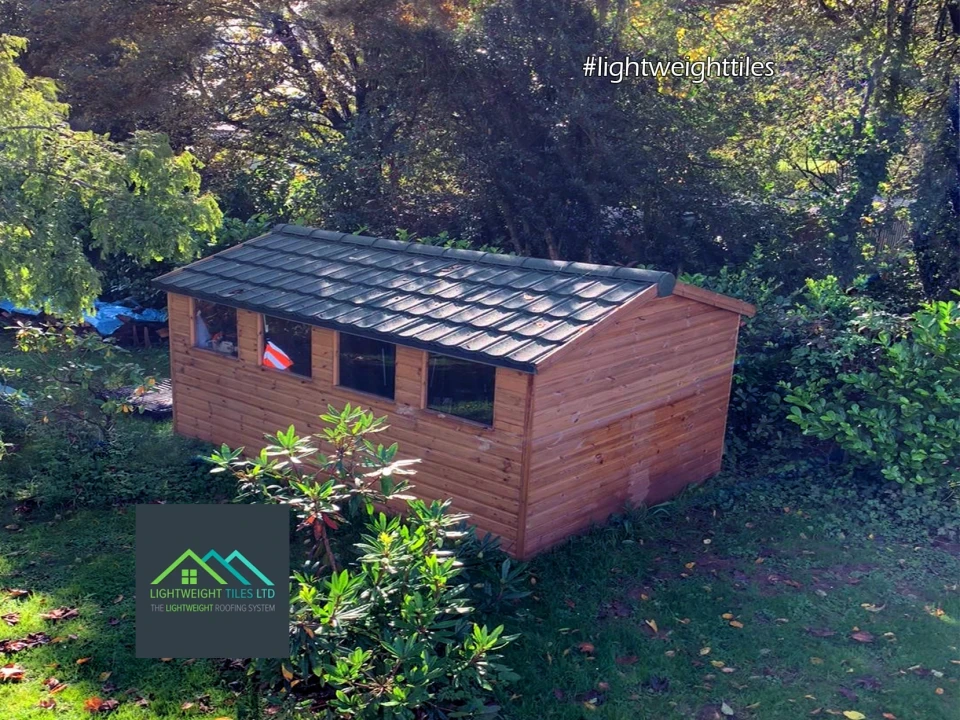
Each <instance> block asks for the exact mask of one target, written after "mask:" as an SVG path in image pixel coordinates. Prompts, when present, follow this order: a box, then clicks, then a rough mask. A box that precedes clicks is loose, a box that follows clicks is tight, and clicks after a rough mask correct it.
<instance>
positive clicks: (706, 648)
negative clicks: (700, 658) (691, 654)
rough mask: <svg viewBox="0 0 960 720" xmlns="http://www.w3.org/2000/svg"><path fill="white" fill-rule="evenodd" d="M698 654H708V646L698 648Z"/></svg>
mask: <svg viewBox="0 0 960 720" xmlns="http://www.w3.org/2000/svg"><path fill="white" fill-rule="evenodd" d="M700 654H701V655H709V654H710V648H708V647H704V648H700Z"/></svg>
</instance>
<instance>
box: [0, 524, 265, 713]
mask: <svg viewBox="0 0 960 720" xmlns="http://www.w3.org/2000/svg"><path fill="white" fill-rule="evenodd" d="M134 522H135V512H134V509H133V508H132V507H129V508H116V509H110V510H101V511H96V510H84V511H81V512H78V513H77V514H75V515H73V516H71V517H70V518H68V519H61V520H50V521H40V520H35V519H29V518H28V519H23V518H18V517H16V516H13V515H11V514H10V511H9V509H8V510H7V516H6V517H5V519H4V522H3V524H4V525H10V524H13V523H15V524H17V525H19V526H21V527H22V530H21V531H11V530H0V587H2V588H3V589H4V590H8V589H10V588H22V589H24V590H28V591H29V592H30V594H29V595H27V596H24V597H21V598H14V597H11V596H10V594H9V593H8V592H4V594H3V598H2V600H0V615H6V614H7V613H16V614H18V615H19V622H17V623H16V624H15V625H12V626H11V625H8V624H7V623H5V622H0V641H2V640H6V639H11V638H21V637H24V636H26V635H27V634H28V633H34V632H43V633H46V634H47V635H48V636H49V637H50V638H51V639H52V642H50V643H48V644H45V645H41V646H39V647H36V648H32V649H27V650H23V651H21V652H18V653H15V654H12V655H7V656H5V657H3V660H2V663H0V664H3V663H10V662H15V663H18V664H20V665H22V666H23V667H24V668H25V669H26V676H25V679H24V681H23V682H20V683H3V684H0V707H2V708H3V718H4V720H25V719H28V718H34V717H36V718H40V717H50V711H49V710H45V709H43V708H42V707H40V706H39V704H38V703H39V702H40V701H41V700H42V699H53V700H55V701H56V703H57V710H58V714H57V717H58V718H67V719H68V720H74V718H89V717H91V715H90V713H89V712H88V711H87V710H85V709H84V703H85V702H86V701H87V700H88V699H90V698H92V697H99V698H101V699H104V700H106V699H109V698H112V699H116V700H117V701H119V703H120V705H119V707H118V708H117V710H116V711H114V712H113V713H111V715H110V717H113V718H117V719H119V720H125V719H127V718H130V719H132V718H142V719H147V718H181V717H195V716H197V715H198V714H205V713H206V712H212V713H213V715H212V716H211V717H230V718H237V717H238V712H240V710H241V709H242V707H243V698H242V695H241V693H240V691H241V690H242V688H243V683H242V680H243V678H242V675H241V674H240V673H239V672H237V671H233V672H223V667H222V666H223V663H221V662H218V661H211V660H196V661H191V660H172V661H169V662H164V661H161V660H151V659H138V658H137V657H136V651H135V626H134V597H133V594H134ZM59 607H70V608H73V607H76V608H78V609H79V617H77V618H75V619H71V620H66V621H62V622H53V621H50V620H44V619H42V618H41V617H40V615H41V613H45V612H49V611H51V610H54V609H56V608H59ZM50 677H54V678H56V679H57V680H59V681H60V682H62V683H66V688H64V689H62V690H61V691H59V692H56V693H50V692H49V691H48V688H47V687H46V686H45V685H44V682H45V681H46V680H47V679H48V678H50ZM230 683H233V685H230ZM249 716H250V715H248V714H245V713H241V714H240V717H249Z"/></svg>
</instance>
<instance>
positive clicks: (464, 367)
mask: <svg viewBox="0 0 960 720" xmlns="http://www.w3.org/2000/svg"><path fill="white" fill-rule="evenodd" d="M496 378H497V369H496V368H495V367H493V366H491V365H482V364H480V363H475V362H470V361H469V360H458V359H457V358H452V357H447V356H446V355H434V354H433V353H430V356H429V360H428V361H427V407H428V408H430V409H431V410H439V411H440V412H443V413H447V414H449V415H456V416H457V417H462V418H466V419H467V420H473V421H474V422H478V423H483V424H484V425H493V390H494V385H496Z"/></svg>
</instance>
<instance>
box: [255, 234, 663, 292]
mask: <svg viewBox="0 0 960 720" xmlns="http://www.w3.org/2000/svg"><path fill="white" fill-rule="evenodd" d="M273 232H277V233H280V234H282V235H293V236H296V237H300V238H305V237H312V238H317V239H322V240H330V241H333V242H342V243H349V244H351V245H358V246H364V247H374V248H378V249H384V250H395V251H397V252H405V253H410V254H411V255H428V256H433V257H443V258H452V259H458V260H465V261H469V262H471V263H481V264H484V265H501V266H503V265H507V266H510V267H516V268H523V269H524V270H541V271H545V272H551V273H557V274H563V275H580V276H583V275H589V276H592V277H611V278H616V279H618V280H634V281H637V282H644V283H650V284H652V285H656V286H657V294H658V295H660V296H664V295H670V294H671V293H672V292H673V288H674V286H675V285H676V278H675V277H674V276H673V275H672V274H671V273H668V272H664V271H662V270H646V269H643V268H631V267H624V266H619V265H598V264H595V263H584V262H575V261H568V260H548V259H547V258H535V257H524V256H521V255H507V254H505V253H493V252H481V251H479V250H464V249H461V248H444V247H438V246H436V245H426V244H424V243H417V242H410V241H404V240H390V239H387V238H380V237H373V236H364V235H351V234H349V233H338V232H334V231H331V230H321V229H320V228H313V227H310V226H308V225H293V224H290V223H278V224H277V225H274V226H273Z"/></svg>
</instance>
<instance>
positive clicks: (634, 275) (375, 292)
mask: <svg viewBox="0 0 960 720" xmlns="http://www.w3.org/2000/svg"><path fill="white" fill-rule="evenodd" d="M154 282H155V284H156V285H157V286H158V287H160V288H162V289H163V290H167V291H169V292H174V293H180V294H183V295H189V296H193V297H197V298H201V299H206V300H211V301H214V302H218V303H223V304H224V305H232V306H234V307H239V308H245V309H248V310H253V311H256V312H262V313H266V314H268V315H274V316H279V317H284V318H288V319H291V320H298V321H301V322H306V323H311V324H314V325H319V326H322V327H329V328H333V329H335V330H341V331H344V332H349V333H354V334H357V335H363V336H367V337H373V338H377V339H381V340H386V341H389V342H394V343H398V344H402V345H409V346H412V347H418V348H422V349H425V350H430V351H432V352H437V353H443V354H446V355H452V356H455V357H462V358H464V359H468V360H475V361H477V362H484V363H488V364H491V365H501V366H505V367H512V368H516V369H519V370H524V371H526V372H535V370H536V365H537V363H538V362H540V361H542V360H543V359H544V358H546V357H547V356H548V355H549V354H550V353H551V352H553V351H554V350H555V349H557V348H558V347H560V346H562V345H565V344H567V343H569V342H570V341H572V340H573V339H574V338H576V337H577V336H578V335H579V334H580V333H581V332H583V331H584V330H586V329H587V328H589V327H591V326H593V325H596V324H597V323H599V322H601V321H602V320H603V319H604V318H605V317H607V316H608V315H609V314H610V313H612V312H613V311H614V310H616V309H617V308H618V307H620V306H621V305H623V304H624V303H626V302H628V301H630V300H631V299H633V298H635V297H636V296H637V295H639V294H640V293H641V292H643V291H644V290H646V289H648V288H650V287H653V286H655V287H656V288H657V294H658V295H661V296H662V295H670V294H671V293H672V292H673V288H674V285H675V279H674V277H673V275H671V274H669V273H664V272H656V271H652V270H640V269H636V268H626V267H613V266H610V265H592V264H587V263H578V262H564V261H555V260H544V259H540V258H528V257H516V256H512V255H501V254H497V253H484V252H476V251H473V250H457V249H450V248H442V247H435V246H430V245H424V244H421V243H411V242H400V241H397V240H386V239H382V238H374V237H362V236H358V235H348V234H345V233H336V232H329V231H326V230H316V229H313V228H309V227H303V226H298V225H277V226H275V227H274V228H273V229H272V230H271V231H270V232H269V233H267V234H266V235H263V236H261V237H258V238H255V239H253V240H249V241H247V242H245V243H242V244H240V245H237V246H235V247H232V248H228V249H227V250H224V251H222V252H220V253H217V254H216V255H212V256H210V257H208V258H204V259H203V260H199V261H197V262H195V263H192V264H190V265H187V266H185V267H182V268H179V269H177V270H174V271H173V272H171V273H168V274H166V275H163V276H162V277H160V278H157V279H156V280H155V281H154Z"/></svg>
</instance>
